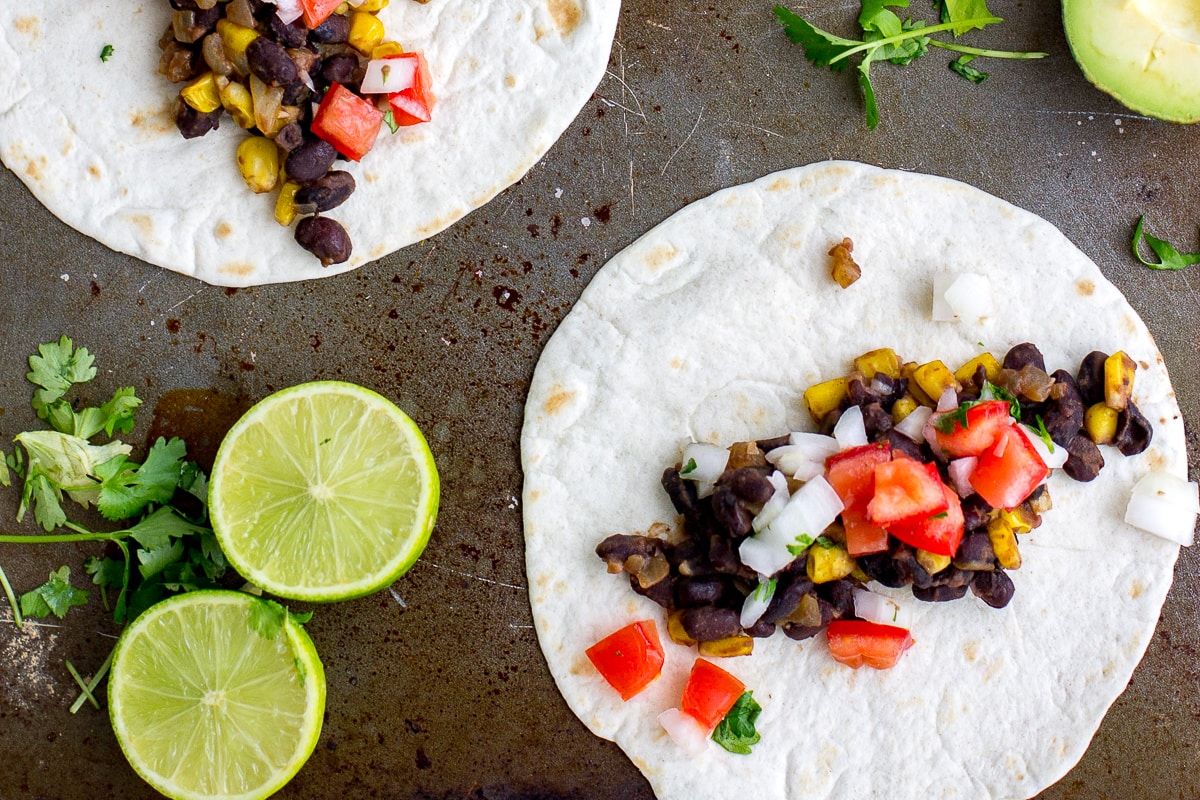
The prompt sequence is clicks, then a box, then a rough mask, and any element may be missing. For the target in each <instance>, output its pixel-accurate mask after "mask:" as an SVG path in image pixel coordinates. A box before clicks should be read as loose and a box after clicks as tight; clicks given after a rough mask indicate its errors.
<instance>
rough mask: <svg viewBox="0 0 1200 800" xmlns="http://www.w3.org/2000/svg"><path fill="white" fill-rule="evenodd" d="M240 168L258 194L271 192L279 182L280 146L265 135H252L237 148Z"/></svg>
mask: <svg viewBox="0 0 1200 800" xmlns="http://www.w3.org/2000/svg"><path fill="white" fill-rule="evenodd" d="M237 162H238V169H239V170H240V171H241V173H242V178H243V179H244V180H245V181H246V185H247V186H249V187H250V188H251V189H252V190H253V191H254V192H255V193H256V194H262V193H263V192H269V191H271V190H272V189H274V188H275V186H276V185H277V184H278V183H279V147H278V146H276V144H275V142H273V141H271V140H270V139H268V138H266V137H265V136H250V137H248V138H247V139H244V140H243V141H242V143H241V144H239V145H238V149H237Z"/></svg>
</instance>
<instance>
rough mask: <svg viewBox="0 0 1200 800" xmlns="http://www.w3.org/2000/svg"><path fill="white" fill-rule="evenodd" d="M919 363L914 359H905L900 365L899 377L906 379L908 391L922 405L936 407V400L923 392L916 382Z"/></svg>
mask: <svg viewBox="0 0 1200 800" xmlns="http://www.w3.org/2000/svg"><path fill="white" fill-rule="evenodd" d="M920 366H921V365H920V364H918V363H917V362H915V361H905V362H904V363H903V364H901V365H900V377H901V378H906V379H907V380H908V393H909V394H910V395H912V396H913V399H914V400H916V401H917V402H918V403H920V404H921V405H923V406H929V407H930V408H936V407H937V401H936V400H933V399H931V398H930V397H929V395H927V394H925V390H924V389H922V388H921V387H920V386H919V385H918V384H917V378H916V374H917V368H918V367H920Z"/></svg>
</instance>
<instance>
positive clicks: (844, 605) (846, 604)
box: [817, 578, 855, 619]
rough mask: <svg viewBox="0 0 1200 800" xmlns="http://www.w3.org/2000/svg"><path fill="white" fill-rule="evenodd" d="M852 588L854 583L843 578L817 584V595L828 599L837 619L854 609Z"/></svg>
mask: <svg viewBox="0 0 1200 800" xmlns="http://www.w3.org/2000/svg"><path fill="white" fill-rule="evenodd" d="M854 589H855V584H854V583H853V582H852V581H848V580H846V579H845V578H840V579H838V580H836V581H828V582H826V583H818V584H817V594H818V596H820V597H821V598H822V599H824V600H828V601H829V605H830V607H831V608H832V609H833V616H834V617H835V618H837V619H841V618H842V617H844V616H846V615H847V614H850V613H851V612H853V611H854Z"/></svg>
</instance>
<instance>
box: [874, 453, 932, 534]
mask: <svg viewBox="0 0 1200 800" xmlns="http://www.w3.org/2000/svg"><path fill="white" fill-rule="evenodd" d="M944 488H945V487H944V484H943V483H942V478H941V476H940V475H939V474H938V471H937V465H936V464H923V463H921V462H920V461H914V460H913V459H910V458H899V459H896V460H894V461H889V462H887V463H886V464H878V465H876V467H875V494H874V495H873V496H872V497H871V502H869V503H867V517H868V519H869V520H870V521H871V522H873V523H875V524H876V525H880V526H882V527H884V528H890V527H891V526H892V525H894V524H896V523H897V522H908V521H911V520H923V519H927V518H928V517H932V516H933V515H935V514H940V513H942V512H943V511H945V510H946V507H947V502H946V493H945V491H943V489H944Z"/></svg>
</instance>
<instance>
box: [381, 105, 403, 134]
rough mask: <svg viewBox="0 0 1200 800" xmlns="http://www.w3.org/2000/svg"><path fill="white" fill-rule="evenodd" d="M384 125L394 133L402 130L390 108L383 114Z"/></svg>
mask: <svg viewBox="0 0 1200 800" xmlns="http://www.w3.org/2000/svg"><path fill="white" fill-rule="evenodd" d="M383 123H384V124H385V125H387V126H388V130H390V131H391V132H392V133H395V132H396V131H398V130H400V125H399V123H397V122H396V114H395V112H393V111H392V110H391V109H390V108H389V109H388V110H387V111H385V112H383Z"/></svg>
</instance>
